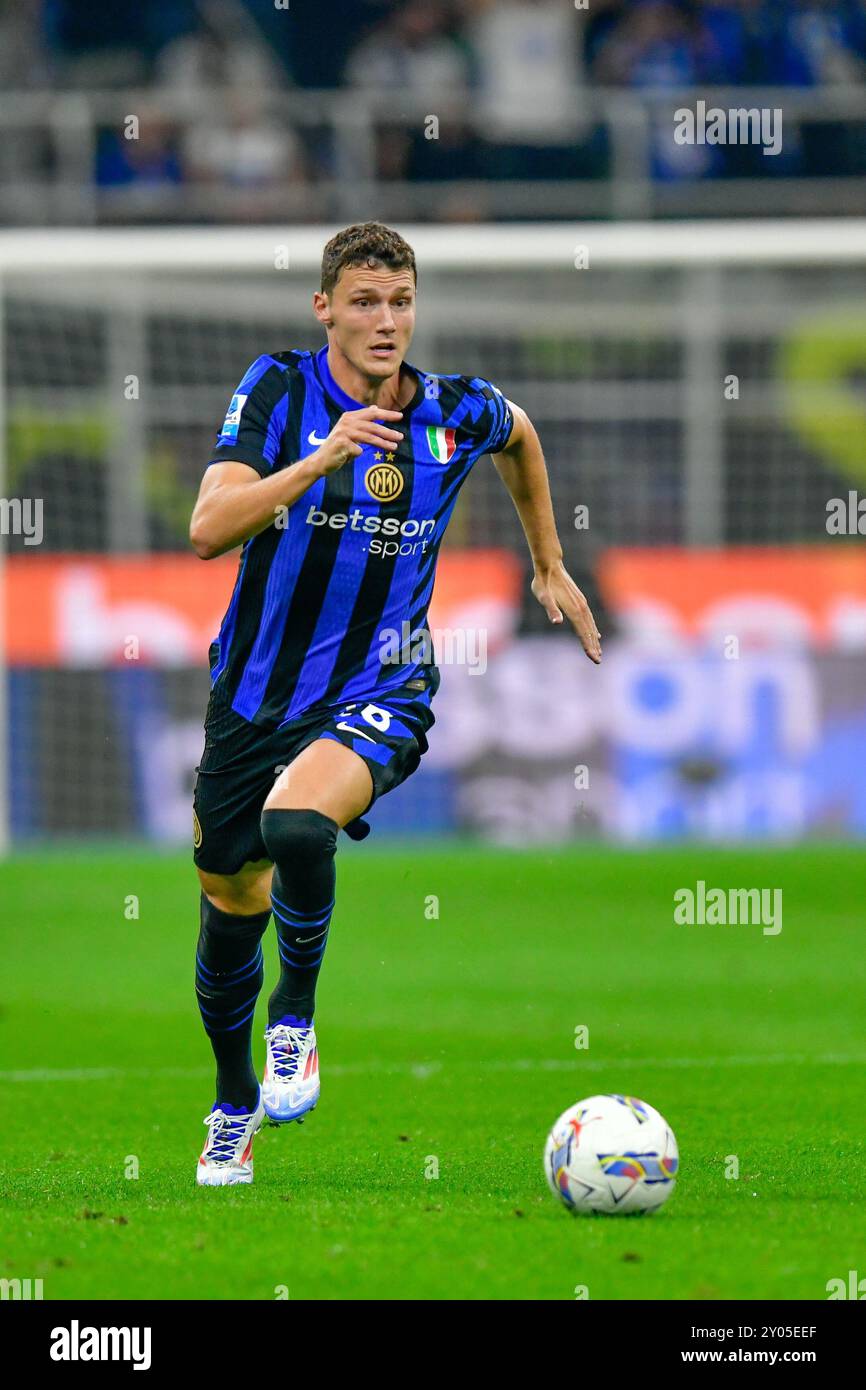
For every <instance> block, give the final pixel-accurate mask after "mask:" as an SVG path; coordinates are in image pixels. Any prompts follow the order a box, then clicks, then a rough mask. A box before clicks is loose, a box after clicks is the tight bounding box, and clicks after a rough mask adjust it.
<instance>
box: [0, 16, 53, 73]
mask: <svg viewBox="0 0 866 1390" xmlns="http://www.w3.org/2000/svg"><path fill="white" fill-rule="evenodd" d="M49 76H50V64H49V59H48V54H47V51H46V48H45V45H44V42H43V30H42V16H41V15H40V12H39V6H38V5H35V4H34V3H33V0H7V3H6V4H5V5H4V6H3V9H2V11H0V90H3V91H8V90H9V89H11V88H15V89H19V90H20V89H21V88H22V87H26V88H30V87H45V86H47V85H48V81H49Z"/></svg>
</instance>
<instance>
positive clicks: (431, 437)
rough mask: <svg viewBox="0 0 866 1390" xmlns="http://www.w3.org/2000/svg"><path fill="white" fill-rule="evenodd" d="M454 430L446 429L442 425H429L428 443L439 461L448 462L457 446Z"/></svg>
mask: <svg viewBox="0 0 866 1390" xmlns="http://www.w3.org/2000/svg"><path fill="white" fill-rule="evenodd" d="M454 434H455V431H454V430H446V429H445V428H444V427H443V426H442V425H428V426H427V443H428V444H429V445H430V452H431V454H432V455H433V457H434V459H435V460H436V462H437V463H448V462H449V461H450V459H451V457H452V455H453V453H454V450H455V449H456V448H457V441H456V439H455V438H454Z"/></svg>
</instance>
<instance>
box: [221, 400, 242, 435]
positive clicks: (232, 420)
mask: <svg viewBox="0 0 866 1390" xmlns="http://www.w3.org/2000/svg"><path fill="white" fill-rule="evenodd" d="M246 403H247V397H246V396H239V395H237V393H235V395H234V396H232V398H231V401H230V402H229V408H228V414H227V415H226V418H225V420H224V421H223V427H222V429H221V430H220V434H221V435H222V437H223V438H224V439H237V437H238V430H239V429H240V424H241V411H242V410H243V408H244V406H245V405H246Z"/></svg>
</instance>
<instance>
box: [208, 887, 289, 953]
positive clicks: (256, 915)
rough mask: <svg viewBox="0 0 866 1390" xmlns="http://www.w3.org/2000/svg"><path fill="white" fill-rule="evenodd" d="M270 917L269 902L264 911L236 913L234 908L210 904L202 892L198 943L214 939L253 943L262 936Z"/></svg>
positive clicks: (209, 900)
mask: <svg viewBox="0 0 866 1390" xmlns="http://www.w3.org/2000/svg"><path fill="white" fill-rule="evenodd" d="M270 915H271V905H270V902H268V904H267V908H266V909H265V910H264V911H261V910H260V909H258V908H257V909H255V910H254V911H253V912H251V913H250V912H242V911H238V910H237V908H236V907H234V906H232V905H230V906H228V907H220V906H218V904H217V903H215V902H212V901H211V899H210V898H209V897H208V895H207V894H206V893H205V892H204V891H203V892H202V895H201V935H200V938H199V939H200V941H202V940H207V939H208V938H210V939H213V938H215V937H221V938H229V939H230V940H232V941H235V942H238V941H243V940H247V939H248V940H249V941H250V942H255V941H258V940H260V938H261V937H262V936H263V934H264V932H265V930H266V928H267V925H268V921H269V919H270Z"/></svg>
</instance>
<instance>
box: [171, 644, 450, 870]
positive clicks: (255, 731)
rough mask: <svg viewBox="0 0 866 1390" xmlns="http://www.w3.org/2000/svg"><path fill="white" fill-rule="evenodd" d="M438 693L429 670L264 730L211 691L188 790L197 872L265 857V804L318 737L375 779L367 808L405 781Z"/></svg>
mask: <svg viewBox="0 0 866 1390" xmlns="http://www.w3.org/2000/svg"><path fill="white" fill-rule="evenodd" d="M422 680H423V688H420V682H421V681H422ZM438 688H439V672H438V670H437V669H436V667H435V666H431V667H428V668H427V674H426V675H425V676H423V677H420V678H419V679H418V680H414V681H410V682H409V684H408V685H403V686H400V687H398V689H396V690H389V691H387V692H386V693H384V694H382V693H380V692H378V691H373V692H372V693H371V694H370V695H369V696H360V697H358V698H357V699H353V700H350V701H348V702H347V703H346V704H344V705H331V706H320V707H319V708H318V709H313V710H309V711H308V712H307V713H306V714H303V715H301V716H300V717H299V718H297V719H293V720H292V721H291V723H289V724H286V725H285V726H284V727H283V728H281V729H266V728H262V727H261V726H260V725H258V724H253V723H252V722H251V721H250V720H249V719H244V718H243V717H242V715H240V714H236V713H235V711H234V710H233V709H232V707H231V704H230V702H229V700H228V697H227V696H226V695H225V694H224V692H223V691H222V688H221V687H220V685H219V684H217V685H215V686H213V688H212V689H211V696H210V701H209V703H208V708H207V714H206V716H205V724H204V729H205V744H204V752H203V753H202V759H201V763H200V765H199V767H198V768H197V769H196V772H197V776H196V783H195V791H194V792H193V858H194V859H195V862H196V864H197V866H198V867H199V868H200V869H204V870H205V872H206V873H212V874H234V873H237V871H238V869H240V868H241V867H242V865H244V864H246V863H248V862H249V861H254V862H255V861H256V860H260V859H267V858H268V857H269V856H268V852H267V850H266V849H265V845H264V841H263V840H262V833H261V825H260V822H261V816H262V810H263V808H264V804H265V801H266V799H267V797H268V794H269V792H270V790H271V788H272V787H273V785H274V782H275V781H276V779H277V777H278V776H279V774H280V773H281V772H282V770H283V768H285V767H288V765H289V763H291V762H292V761H293V759H295V758H296V757H297V756H298V754H299V753H300V752H302V751H303V749H304V748H306V747H307V746H308V745H309V744H311V743H314V742H315V740H316V739H319V738H329V739H334V740H336V742H338V743H342V744H344V746H345V747H346V748H351V749H352V750H353V752H355V753H358V754H360V756H361V757H362V758H363V759H364V761H365V762H366V764H367V766H368V768H369V769H370V774H371V776H372V778H373V795H372V797H371V798H370V803H369V806H368V807H367V810H369V807H370V806H372V805H373V802H374V801H375V800H376V799H377V797H380V796H382V795H383V794H384V793H385V792H389V791H391V790H392V788H393V787H398V786H399V785H400V783H401V782H404V781H405V780H406V778H407V777H409V776H410V775H411V774H412V773H413V772H414V771H415V769H416V768H417V766H418V764H419V763H420V761H421V755H422V754H423V753H426V751H427V738H426V734H427V730H428V729H429V728H430V726H431V724H432V723H433V722H434V721H433V711H432V709H431V708H430V701H431V699H432V697H433V695H435V693H436V691H437V690H438ZM356 838H359V837H356Z"/></svg>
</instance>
